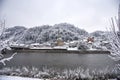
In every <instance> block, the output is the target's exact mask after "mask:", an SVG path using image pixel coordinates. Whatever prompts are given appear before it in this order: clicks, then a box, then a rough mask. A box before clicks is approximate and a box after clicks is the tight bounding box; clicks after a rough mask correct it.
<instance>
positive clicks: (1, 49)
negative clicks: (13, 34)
mask: <svg viewBox="0 0 120 80" xmlns="http://www.w3.org/2000/svg"><path fill="white" fill-rule="evenodd" d="M4 32H5V20H2V21H0V63H2V64H3V65H6V64H5V61H10V60H11V59H12V58H13V57H14V55H16V54H17V53H14V54H13V55H11V56H10V57H8V58H5V57H4V55H3V53H5V50H6V49H10V48H9V46H8V44H7V43H8V41H3V40H2V39H1V38H2V36H3V34H4Z"/></svg>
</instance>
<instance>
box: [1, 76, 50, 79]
mask: <svg viewBox="0 0 120 80" xmlns="http://www.w3.org/2000/svg"><path fill="white" fill-rule="evenodd" d="M0 80H49V79H38V78H27V77H18V76H4V75H0Z"/></svg>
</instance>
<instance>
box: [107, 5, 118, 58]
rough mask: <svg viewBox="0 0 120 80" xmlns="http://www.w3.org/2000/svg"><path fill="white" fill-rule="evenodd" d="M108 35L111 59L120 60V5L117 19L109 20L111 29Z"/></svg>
mask: <svg viewBox="0 0 120 80" xmlns="http://www.w3.org/2000/svg"><path fill="white" fill-rule="evenodd" d="M110 30H111V31H110V33H109V35H108V36H109V41H110V44H111V49H110V51H111V57H112V58H113V59H114V60H120V5H119V13H118V19H116V18H115V19H113V18H112V19H111V28H110Z"/></svg>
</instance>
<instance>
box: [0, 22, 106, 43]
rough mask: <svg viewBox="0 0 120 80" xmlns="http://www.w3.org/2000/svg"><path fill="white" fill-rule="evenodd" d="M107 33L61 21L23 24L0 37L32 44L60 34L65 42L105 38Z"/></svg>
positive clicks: (7, 30) (9, 29) (49, 39)
mask: <svg viewBox="0 0 120 80" xmlns="http://www.w3.org/2000/svg"><path fill="white" fill-rule="evenodd" d="M107 34H108V32H104V31H95V32H93V33H88V32H87V31H85V30H84V29H80V28H78V27H75V26H74V25H72V24H68V23H60V24H55V25H54V26H50V25H43V26H37V27H33V28H26V27H23V26H15V27H12V28H7V29H6V30H5V32H4V34H3V35H2V36H1V38H0V39H1V40H4V41H5V40H7V41H10V42H16V43H24V44H30V43H44V42H53V41H56V39H57V38H58V36H60V37H61V38H62V40H63V41H64V42H67V41H73V40H81V39H84V38H85V37H89V36H93V37H95V38H102V39H105V38H106V35H107Z"/></svg>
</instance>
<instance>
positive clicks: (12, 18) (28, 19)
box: [0, 0, 119, 32]
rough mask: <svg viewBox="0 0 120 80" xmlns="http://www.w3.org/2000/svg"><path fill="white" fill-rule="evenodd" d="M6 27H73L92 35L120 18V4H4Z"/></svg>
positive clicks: (12, 0) (26, 0)
mask: <svg viewBox="0 0 120 80" xmlns="http://www.w3.org/2000/svg"><path fill="white" fill-rule="evenodd" d="M2 1H3V3H2V7H1V8H2V10H1V13H0V15H1V16H2V17H3V18H5V19H6V26H7V27H13V26H25V27H28V28H30V27H34V26H41V25H54V24H58V23H65V22H66V23H70V24H73V25H75V26H76V27H79V28H81V29H85V30H86V31H88V32H93V31H95V30H102V31H103V30H106V28H107V27H108V26H110V25H109V24H110V23H109V20H110V18H111V17H114V16H117V13H118V4H119V0H44V1H43V0H1V1H0V2H2Z"/></svg>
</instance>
